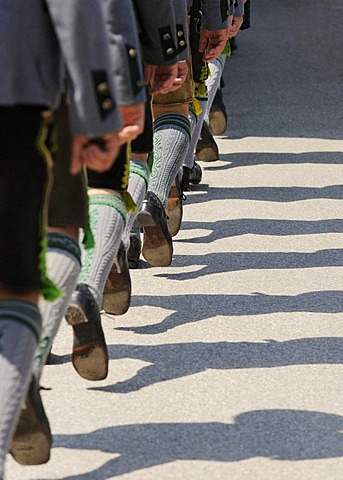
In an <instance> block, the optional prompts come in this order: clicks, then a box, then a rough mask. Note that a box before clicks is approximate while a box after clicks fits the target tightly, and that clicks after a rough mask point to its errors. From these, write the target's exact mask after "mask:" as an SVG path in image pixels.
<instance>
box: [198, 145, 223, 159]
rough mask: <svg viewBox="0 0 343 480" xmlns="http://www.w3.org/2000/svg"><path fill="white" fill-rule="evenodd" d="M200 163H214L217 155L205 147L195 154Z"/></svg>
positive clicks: (211, 149)
mask: <svg viewBox="0 0 343 480" xmlns="http://www.w3.org/2000/svg"><path fill="white" fill-rule="evenodd" d="M195 156H196V157H197V159H198V160H199V161H200V162H216V161H217V160H219V157H218V154H217V153H216V152H215V151H214V150H213V148H211V147H205V148H203V149H201V150H199V151H198V152H196V153H195Z"/></svg>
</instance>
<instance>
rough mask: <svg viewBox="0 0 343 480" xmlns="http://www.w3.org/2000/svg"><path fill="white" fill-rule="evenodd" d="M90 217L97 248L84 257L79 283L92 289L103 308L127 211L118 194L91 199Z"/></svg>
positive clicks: (100, 195) (94, 196)
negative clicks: (104, 296) (103, 299)
mask: <svg viewBox="0 0 343 480" xmlns="http://www.w3.org/2000/svg"><path fill="white" fill-rule="evenodd" d="M89 216H90V225H91V229H92V232H93V236H94V241H95V246H94V248H90V249H88V250H86V251H84V252H83V254H82V268H81V274H80V276H79V283H86V284H87V285H88V286H89V287H90V289H91V291H92V293H93V295H94V298H95V300H96V301H97V303H98V306H99V308H100V307H101V303H102V293H103V290H104V286H105V282H106V279H107V276H108V274H109V272H110V270H111V267H112V265H113V260H114V258H115V257H116V255H117V253H118V249H119V245H120V241H121V237H122V234H123V231H124V227H125V223H126V208H125V205H124V202H123V200H122V199H121V198H119V197H117V196H116V195H114V194H99V195H90V196H89Z"/></svg>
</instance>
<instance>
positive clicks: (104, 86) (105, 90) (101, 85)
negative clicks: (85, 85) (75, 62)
mask: <svg viewBox="0 0 343 480" xmlns="http://www.w3.org/2000/svg"><path fill="white" fill-rule="evenodd" d="M97 90H98V92H99V93H102V94H105V93H108V92H109V88H108V83H106V82H101V83H99V85H98V86H97Z"/></svg>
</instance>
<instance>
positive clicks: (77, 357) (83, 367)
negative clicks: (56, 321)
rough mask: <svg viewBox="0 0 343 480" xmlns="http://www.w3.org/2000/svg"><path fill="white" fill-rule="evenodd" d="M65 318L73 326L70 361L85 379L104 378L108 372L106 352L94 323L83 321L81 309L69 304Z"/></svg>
mask: <svg viewBox="0 0 343 480" xmlns="http://www.w3.org/2000/svg"><path fill="white" fill-rule="evenodd" d="M65 318H66V320H67V322H68V323H69V325H71V326H72V327H73V331H74V346H73V353H72V363H73V366H74V368H75V370H76V371H77V373H78V374H79V375H80V376H81V377H82V378H84V379H86V380H92V381H97V380H104V379H105V378H106V377H107V374H108V353H107V347H106V343H105V339H102V338H101V339H100V338H99V337H102V335H101V334H100V333H99V332H98V330H97V328H96V325H94V324H93V322H92V323H89V322H87V321H85V316H84V313H83V311H82V309H81V308H80V307H79V306H78V305H76V304H71V305H70V306H69V308H68V310H67V313H66V317H65Z"/></svg>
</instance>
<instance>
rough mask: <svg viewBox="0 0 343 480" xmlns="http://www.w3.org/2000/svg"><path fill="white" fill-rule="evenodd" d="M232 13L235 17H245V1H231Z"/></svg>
mask: <svg viewBox="0 0 343 480" xmlns="http://www.w3.org/2000/svg"><path fill="white" fill-rule="evenodd" d="M230 3H231V5H230V13H231V14H232V15H234V16H235V17H242V16H243V15H244V2H243V0H230Z"/></svg>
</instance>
